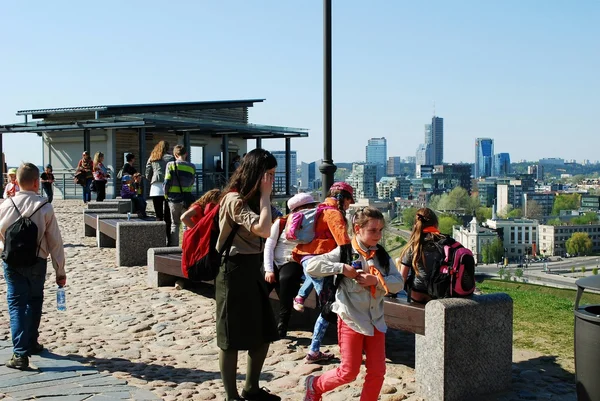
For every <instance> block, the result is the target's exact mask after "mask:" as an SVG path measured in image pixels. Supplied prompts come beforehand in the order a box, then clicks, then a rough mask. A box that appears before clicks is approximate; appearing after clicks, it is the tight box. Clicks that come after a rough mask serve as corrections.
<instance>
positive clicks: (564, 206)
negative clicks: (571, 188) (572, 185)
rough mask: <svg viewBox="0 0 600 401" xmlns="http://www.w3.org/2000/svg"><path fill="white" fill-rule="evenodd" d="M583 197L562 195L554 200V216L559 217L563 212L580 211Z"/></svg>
mask: <svg viewBox="0 0 600 401" xmlns="http://www.w3.org/2000/svg"><path fill="white" fill-rule="evenodd" d="M580 200H581V197H580V195H579V194H560V195H557V196H556V198H554V205H553V206H552V215H553V216H558V215H559V214H560V211H561V210H575V209H579V204H580Z"/></svg>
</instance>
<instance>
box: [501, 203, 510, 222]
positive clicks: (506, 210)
mask: <svg viewBox="0 0 600 401" xmlns="http://www.w3.org/2000/svg"><path fill="white" fill-rule="evenodd" d="M512 210H513V205H511V204H510V203H509V204H507V205H506V206H505V207H504V208H503V209H502V210H499V211H498V216H499V217H500V218H502V219H507V218H508V214H509V213H510V212H512Z"/></svg>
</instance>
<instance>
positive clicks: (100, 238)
mask: <svg viewBox="0 0 600 401" xmlns="http://www.w3.org/2000/svg"><path fill="white" fill-rule="evenodd" d="M102 219H123V220H127V215H126V214H123V213H114V212H113V213H104V214H99V215H98V216H96V227H98V221H99V220H102ZM96 244H97V245H98V248H114V247H115V246H116V244H117V243H116V239H115V238H111V237H109V236H108V235H106V234H104V233H101V232H100V230H96Z"/></svg>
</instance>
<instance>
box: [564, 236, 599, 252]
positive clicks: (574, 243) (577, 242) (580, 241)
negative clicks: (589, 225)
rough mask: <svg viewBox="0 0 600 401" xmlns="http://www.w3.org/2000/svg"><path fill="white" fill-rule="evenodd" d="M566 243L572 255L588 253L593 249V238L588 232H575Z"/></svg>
mask: <svg viewBox="0 0 600 401" xmlns="http://www.w3.org/2000/svg"><path fill="white" fill-rule="evenodd" d="M565 245H566V247H567V252H568V253H570V254H571V255H574V254H579V255H588V254H589V253H590V252H591V251H592V240H591V239H590V236H589V235H588V233H573V235H571V238H569V239H568V240H567V242H566V243H565Z"/></svg>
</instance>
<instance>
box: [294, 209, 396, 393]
mask: <svg viewBox="0 0 600 401" xmlns="http://www.w3.org/2000/svg"><path fill="white" fill-rule="evenodd" d="M384 225H385V221H384V219H383V215H382V214H381V212H380V211H379V210H377V209H375V208H372V207H366V208H363V209H362V210H359V211H358V212H357V213H356V214H355V215H354V218H353V221H352V229H353V231H354V234H355V235H354V238H353V239H352V248H353V252H354V255H353V258H352V259H353V260H354V262H353V263H352V266H351V265H347V264H344V263H340V257H341V249H340V247H337V248H336V249H334V250H333V251H331V252H329V253H326V254H324V255H319V256H315V257H313V258H312V259H310V260H309V262H308V265H307V267H306V272H307V273H308V274H309V275H311V276H314V277H324V276H329V275H334V274H343V278H342V281H341V282H340V284H339V286H338V289H337V292H336V295H335V303H334V304H333V307H332V310H333V311H334V312H335V313H336V314H337V315H338V323H337V325H338V327H337V329H338V344H339V347H340V354H341V363H340V366H339V367H338V368H337V369H333V370H329V371H327V372H325V373H324V374H323V375H321V376H312V375H311V376H308V377H307V378H306V395H305V397H304V401H320V400H321V397H322V394H323V393H325V392H327V391H330V390H333V389H334V388H336V387H339V386H341V385H343V384H347V383H350V382H352V381H354V380H355V379H356V376H357V375H358V373H359V371H360V365H361V364H362V355H363V352H364V353H365V355H366V361H365V366H366V368H367V374H366V376H365V382H364V384H363V389H362V393H361V396H360V400H361V401H376V400H377V398H378V397H379V392H380V391H381V386H382V385H383V379H384V376H385V332H386V330H387V326H386V325H385V320H384V313H383V299H384V296H385V294H386V293H392V294H395V293H397V292H399V291H400V290H402V288H403V280H402V276H401V275H400V272H399V271H398V269H397V268H396V267H395V266H394V263H393V261H392V260H391V258H390V256H389V255H388V253H387V252H386V251H385V249H384V248H383V247H382V246H381V245H378V242H379V240H380V239H381V233H382V232H383V228H384Z"/></svg>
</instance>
